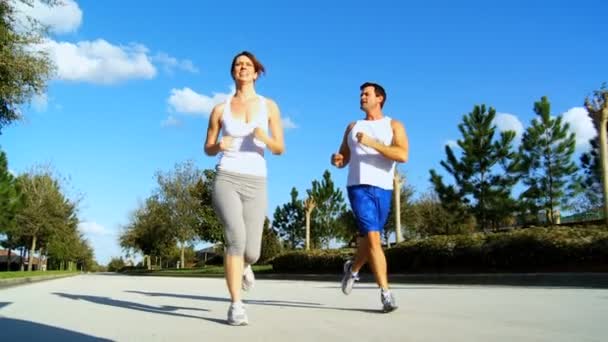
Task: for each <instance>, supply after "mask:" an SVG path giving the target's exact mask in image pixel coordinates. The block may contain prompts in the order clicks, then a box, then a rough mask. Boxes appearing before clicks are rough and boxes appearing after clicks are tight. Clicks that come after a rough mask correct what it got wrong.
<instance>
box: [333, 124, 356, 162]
mask: <svg viewBox="0 0 608 342" xmlns="http://www.w3.org/2000/svg"><path fill="white" fill-rule="evenodd" d="M353 126H355V123H354V122H351V123H350V124H349V125H348V126H347V127H346V131H345V132H344V136H343V137H342V144H340V150H339V151H338V153H337V154H333V155H332V164H333V165H334V166H336V167H338V168H343V167H345V166H346V165H348V163H349V162H350V148H349V147H348V135H349V134H350V131H351V130H352V129H353Z"/></svg>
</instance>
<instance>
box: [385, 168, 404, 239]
mask: <svg viewBox="0 0 608 342" xmlns="http://www.w3.org/2000/svg"><path fill="white" fill-rule="evenodd" d="M393 182H394V190H393V195H394V196H395V239H396V241H397V243H399V242H401V241H403V235H401V179H399V175H398V174H397V173H395V178H393ZM387 244H388V239H387Z"/></svg>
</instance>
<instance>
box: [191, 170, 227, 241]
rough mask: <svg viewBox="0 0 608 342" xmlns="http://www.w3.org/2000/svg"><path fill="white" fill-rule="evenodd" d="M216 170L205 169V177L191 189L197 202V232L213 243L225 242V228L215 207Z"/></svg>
mask: <svg viewBox="0 0 608 342" xmlns="http://www.w3.org/2000/svg"><path fill="white" fill-rule="evenodd" d="M214 180H215V170H211V169H207V170H204V171H203V177H201V178H199V179H198V181H197V182H196V185H195V186H194V188H193V189H192V191H191V194H192V196H193V197H194V200H195V202H196V204H197V205H196V216H197V220H198V221H197V225H196V227H195V228H196V232H197V234H198V236H199V238H200V239H201V240H203V241H208V242H212V243H216V242H224V228H223V226H222V223H221V222H220V219H219V218H218V217H217V214H216V213H215V209H214V208H213V199H212V196H213V182H214Z"/></svg>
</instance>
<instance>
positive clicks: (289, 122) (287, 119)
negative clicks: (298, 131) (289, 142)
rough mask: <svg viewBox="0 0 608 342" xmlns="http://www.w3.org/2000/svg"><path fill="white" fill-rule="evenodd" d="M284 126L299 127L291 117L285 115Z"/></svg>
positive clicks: (288, 127)
mask: <svg viewBox="0 0 608 342" xmlns="http://www.w3.org/2000/svg"><path fill="white" fill-rule="evenodd" d="M283 128H285V129H294V128H298V125H297V124H296V123H295V122H294V121H293V120H292V119H291V118H290V117H285V118H283Z"/></svg>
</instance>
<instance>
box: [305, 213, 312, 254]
mask: <svg viewBox="0 0 608 342" xmlns="http://www.w3.org/2000/svg"><path fill="white" fill-rule="evenodd" d="M310 213H311V210H306V250H307V251H308V250H310Z"/></svg>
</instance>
